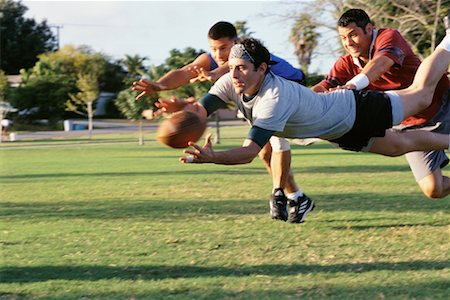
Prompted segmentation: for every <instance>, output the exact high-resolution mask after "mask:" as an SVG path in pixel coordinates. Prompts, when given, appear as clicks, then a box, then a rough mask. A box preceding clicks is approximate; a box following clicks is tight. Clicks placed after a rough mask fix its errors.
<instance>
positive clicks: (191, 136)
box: [156, 111, 206, 148]
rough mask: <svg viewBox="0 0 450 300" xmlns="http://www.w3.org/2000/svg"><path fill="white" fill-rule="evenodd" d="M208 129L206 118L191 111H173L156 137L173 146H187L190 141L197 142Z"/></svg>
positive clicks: (160, 127)
mask: <svg viewBox="0 0 450 300" xmlns="http://www.w3.org/2000/svg"><path fill="white" fill-rule="evenodd" d="M205 129H206V120H201V118H200V117H199V116H198V115H197V114H195V113H193V112H190V111H179V112H176V113H173V114H172V115H171V116H170V117H169V118H167V119H165V120H164V121H162V122H161V124H160V125H159V127H158V131H157V132H156V139H157V140H158V141H159V142H160V143H162V144H164V145H167V146H169V147H172V148H187V147H188V142H194V143H195V142H197V141H198V140H199V139H200V138H201V136H202V135H203V133H204V132H205Z"/></svg>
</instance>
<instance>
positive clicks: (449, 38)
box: [436, 33, 450, 52]
mask: <svg viewBox="0 0 450 300" xmlns="http://www.w3.org/2000/svg"><path fill="white" fill-rule="evenodd" d="M436 48H442V49H444V50H447V51H448V52H450V34H449V33H447V34H446V35H445V37H444V39H443V40H442V42H441V43H440V44H439V45H438V46H437V47H436Z"/></svg>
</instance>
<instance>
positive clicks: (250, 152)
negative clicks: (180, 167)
mask: <svg viewBox="0 0 450 300" xmlns="http://www.w3.org/2000/svg"><path fill="white" fill-rule="evenodd" d="M189 146H191V147H192V150H191V149H186V150H184V153H186V154H189V156H184V157H180V161H181V162H182V163H214V164H220V165H238V164H247V163H250V162H252V160H253V159H254V158H255V157H256V156H257V155H258V153H259V151H260V150H261V147H260V146H259V145H258V144H256V143H255V142H253V141H252V140H249V139H246V140H245V141H244V144H243V146H242V147H239V148H234V149H230V150H226V151H220V152H215V151H214V150H213V148H212V144H211V134H209V135H208V136H207V137H206V139H205V144H204V145H203V147H200V146H199V145H197V144H194V143H192V142H190V143H189Z"/></svg>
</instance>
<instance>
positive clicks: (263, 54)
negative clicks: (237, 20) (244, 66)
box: [236, 38, 273, 72]
mask: <svg viewBox="0 0 450 300" xmlns="http://www.w3.org/2000/svg"><path fill="white" fill-rule="evenodd" d="M236 44H242V45H243V46H244V48H245V50H246V51H247V52H248V53H249V54H250V55H251V56H252V58H253V60H254V62H253V64H254V65H255V69H257V68H258V67H259V66H260V65H261V64H262V63H266V64H267V66H269V65H272V64H273V62H272V61H271V60H270V52H269V50H267V48H266V47H264V45H263V44H262V42H261V41H259V40H257V39H255V38H240V39H238V40H237V41H236ZM268 71H269V68H267V72H268Z"/></svg>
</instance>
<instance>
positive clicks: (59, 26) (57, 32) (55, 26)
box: [49, 25, 63, 50]
mask: <svg viewBox="0 0 450 300" xmlns="http://www.w3.org/2000/svg"><path fill="white" fill-rule="evenodd" d="M49 27H50V28H56V42H57V44H56V45H57V48H56V50H59V48H60V36H59V30H60V29H61V28H63V26H62V25H49Z"/></svg>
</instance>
